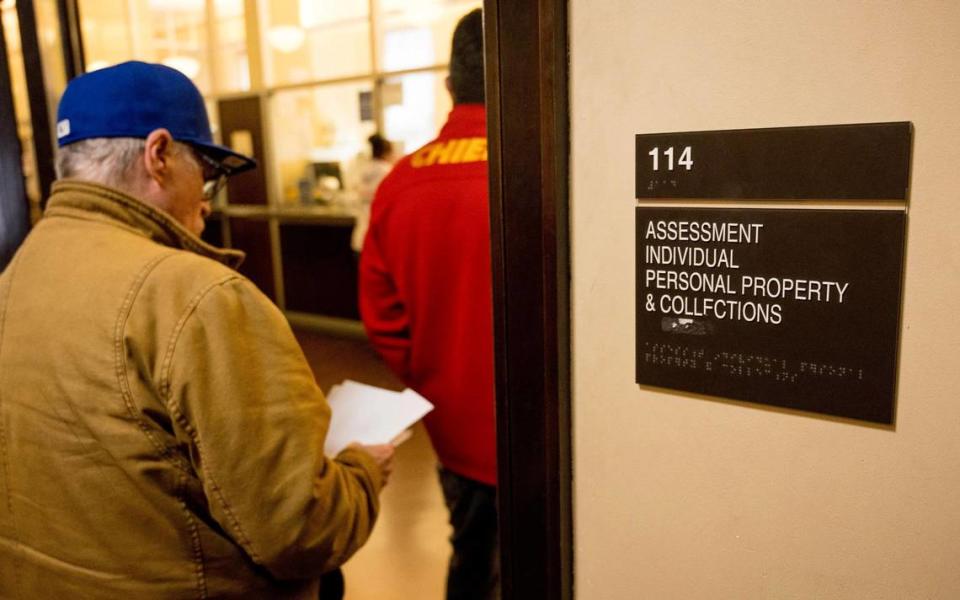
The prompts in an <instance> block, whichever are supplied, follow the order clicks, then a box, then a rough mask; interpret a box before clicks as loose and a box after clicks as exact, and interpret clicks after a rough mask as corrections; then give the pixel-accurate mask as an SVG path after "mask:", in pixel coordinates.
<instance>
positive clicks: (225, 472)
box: [0, 63, 393, 600]
mask: <svg viewBox="0 0 960 600" xmlns="http://www.w3.org/2000/svg"><path fill="white" fill-rule="evenodd" d="M57 132H58V136H59V141H60V146H61V148H60V152H59V155H58V161H57V162H58V165H57V166H58V169H59V173H60V178H61V180H60V181H59V182H58V183H56V184H55V185H54V188H53V193H52V195H51V197H50V201H49V204H48V207H47V210H46V213H45V215H44V218H43V219H42V220H41V221H40V223H39V224H38V225H37V226H36V227H35V228H34V230H33V231H32V232H31V234H30V235H29V236H28V238H27V240H26V241H25V242H24V244H23V245H22V247H21V248H20V249H19V251H18V253H17V254H16V257H15V258H14V260H13V262H12V263H11V264H10V266H9V267H8V268H7V269H6V271H5V272H4V273H3V274H2V276H0V597H2V598H84V599H97V598H103V599H111V600H112V599H116V598H151V599H155V598H156V599H166V598H171V599H172V598H178V599H179V598H184V599H186V598H266V599H282V598H297V599H301V598H302V599H306V598H311V599H315V598H316V597H317V594H318V578H319V576H320V575H321V574H322V573H323V572H324V571H326V570H328V569H332V568H335V567H337V566H338V565H340V564H341V563H343V562H344V561H345V560H347V558H349V557H350V556H351V555H352V554H353V553H354V552H355V551H356V550H357V549H358V548H359V547H360V546H361V545H362V544H363V543H364V541H365V540H366V539H367V537H368V536H369V534H370V531H371V529H372V527H373V524H374V520H375V518H376V515H377V511H378V494H379V492H380V489H381V487H382V486H383V485H384V483H385V481H386V477H387V475H388V474H389V471H390V467H391V461H392V458H393V448H392V447H390V446H367V447H361V446H353V447H351V448H349V449H347V450H345V451H343V452H342V453H341V454H340V455H339V456H337V457H336V458H335V459H330V458H327V457H325V456H324V454H323V442H324V436H325V434H326V430H327V427H328V424H329V418H330V410H329V407H328V406H327V404H326V402H325V400H324V398H323V395H322V393H321V392H320V390H319V389H318V388H317V385H316V383H315V381H314V378H313V375H312V373H311V371H310V368H309V366H308V365H307V363H306V361H305V360H304V357H303V354H302V352H301V350H300V348H299V346H298V345H297V342H296V341H295V339H294V337H293V334H292V333H291V331H290V328H289V326H288V325H287V323H286V321H285V320H284V317H283V315H282V314H281V313H280V311H279V310H277V308H276V307H275V306H274V305H273V304H272V303H271V302H270V301H269V300H268V299H267V298H266V297H265V296H263V294H261V293H260V292H259V291H258V290H257V289H256V288H255V287H254V286H253V285H252V284H251V283H250V282H249V281H248V280H247V279H245V278H244V277H242V276H241V275H239V274H237V273H236V272H235V271H234V270H233V269H232V268H231V267H235V266H236V265H237V263H238V262H239V261H240V260H241V259H242V255H241V254H240V253H238V252H234V251H225V250H220V249H217V248H214V247H212V246H209V245H208V244H206V243H204V242H202V241H200V239H199V238H198V237H197V235H198V234H199V233H200V231H201V230H202V229H203V217H204V216H206V214H207V213H208V212H209V210H210V204H209V201H210V199H211V198H212V197H213V195H214V194H215V193H216V189H217V188H218V187H219V186H220V185H222V183H223V181H224V179H225V177H226V176H227V175H230V174H233V173H235V172H238V171H240V170H243V169H246V168H251V167H252V166H253V161H252V160H251V159H249V158H247V157H244V156H242V155H239V154H236V153H234V152H232V151H230V150H229V149H227V148H224V147H222V146H217V145H215V144H213V143H212V141H211V136H210V128H209V124H208V121H207V116H206V112H205V110H204V105H203V99H202V98H201V96H200V94H199V92H198V91H197V90H196V88H195V87H194V86H193V84H192V83H191V82H190V81H189V80H188V79H187V78H186V77H184V76H183V75H181V74H179V73H177V72H176V71H173V70H172V69H168V68H166V67H163V66H160V65H149V64H144V63H125V64H123V65H118V66H116V67H112V68H110V69H105V70H103V71H97V72H94V73H90V74H88V75H84V76H82V77H80V78H78V79H75V80H74V81H73V82H71V84H70V86H69V87H68V89H67V91H66V93H65V94H64V98H63V100H62V101H61V106H60V114H59V117H58V127H57Z"/></svg>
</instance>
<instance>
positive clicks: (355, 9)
mask: <svg viewBox="0 0 960 600" xmlns="http://www.w3.org/2000/svg"><path fill="white" fill-rule="evenodd" d="M261 15H262V16H261V24H260V27H261V31H262V35H263V44H264V56H265V62H264V71H265V75H266V82H267V84H268V85H284V84H290V83H301V82H305V81H317V80H323V79H337V78H342V77H350V76H357V75H367V74H369V73H370V72H371V71H372V64H371V59H370V4H369V2H368V0H261Z"/></svg>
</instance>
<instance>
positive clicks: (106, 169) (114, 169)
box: [56, 137, 146, 189]
mask: <svg viewBox="0 0 960 600" xmlns="http://www.w3.org/2000/svg"><path fill="white" fill-rule="evenodd" d="M145 144H146V141H145V140H143V139H140V138H129V137H122V138H92V139H87V140H81V141H79V142H74V143H72V144H70V145H68V146H64V147H62V148H59V149H57V159H56V170H57V178H58V179H80V180H83V181H92V182H94V183H100V184H103V185H107V186H110V187H114V188H120V189H128V188H130V187H131V185H133V184H134V178H133V176H134V174H135V173H136V168H137V163H138V162H139V160H140V159H141V157H142V156H143V149H144V146H145Z"/></svg>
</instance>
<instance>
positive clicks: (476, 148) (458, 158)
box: [410, 137, 487, 169]
mask: <svg viewBox="0 0 960 600" xmlns="http://www.w3.org/2000/svg"><path fill="white" fill-rule="evenodd" d="M486 160H487V138H482V137H475V138H459V139H455V140H446V141H443V142H434V143H432V144H427V145H426V146H424V147H423V148H420V149H419V150H417V151H416V152H415V153H414V154H413V156H412V157H411V158H410V165H411V166H413V167H414V168H417V169H418V168H420V167H430V166H433V165H456V164H461V163H471V162H486Z"/></svg>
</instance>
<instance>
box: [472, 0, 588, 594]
mask: <svg viewBox="0 0 960 600" xmlns="http://www.w3.org/2000/svg"><path fill="white" fill-rule="evenodd" d="M484 12H485V15H484V27H485V44H486V76H487V111H488V124H487V129H488V137H489V161H490V162H489V165H490V212H491V235H492V238H491V240H492V254H493V288H494V330H495V331H494V351H495V361H496V391H497V440H498V441H497V446H498V449H497V455H498V461H499V503H500V535H501V571H502V587H503V598H504V599H505V600H509V599H517V600H520V599H524V600H526V599H530V598H537V599H549V600H553V599H562V600H567V599H569V598H572V597H573V543H572V542H573V534H572V521H573V519H572V506H571V484H572V461H571V443H570V425H571V421H570V334H569V329H570V311H569V280H570V261H569V235H568V229H569V226H568V221H569V219H568V163H569V158H568V157H569V145H570V143H569V108H568V91H567V86H568V83H567V82H568V45H567V44H568V43H567V3H566V2H564V1H563V0H537V1H536V2H523V1H509V0H502V1H501V0H486V1H485V2H484Z"/></svg>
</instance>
